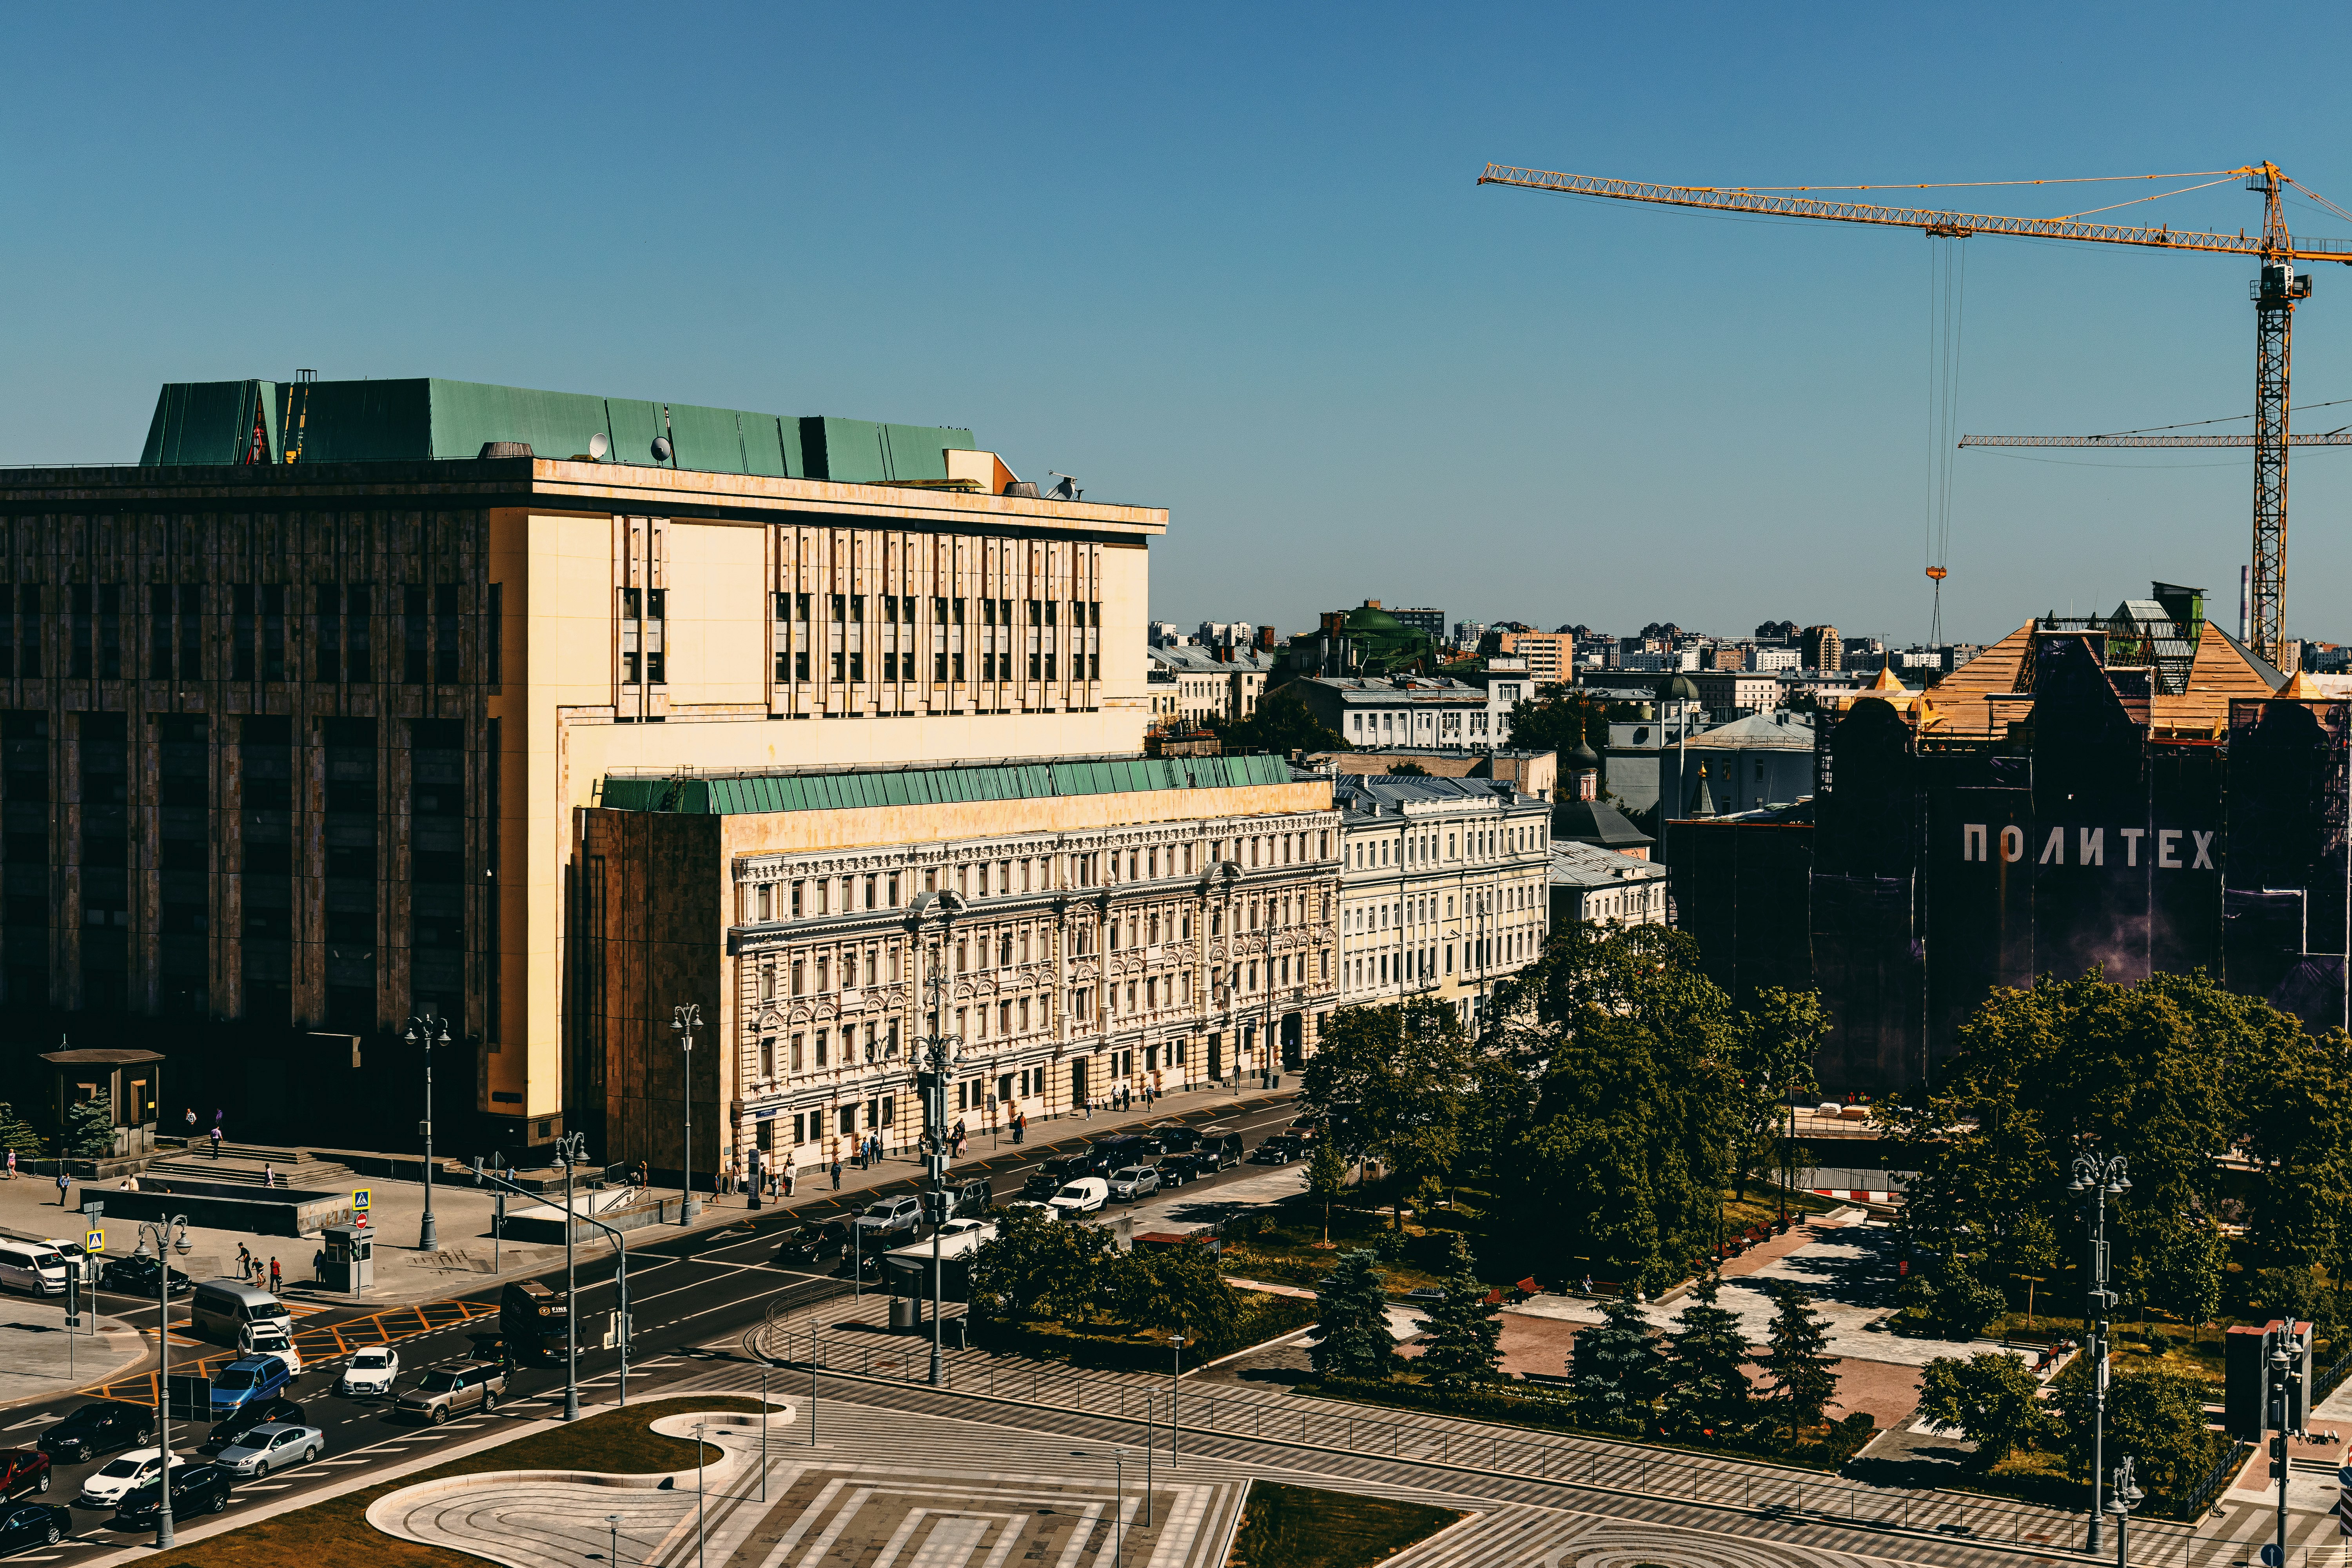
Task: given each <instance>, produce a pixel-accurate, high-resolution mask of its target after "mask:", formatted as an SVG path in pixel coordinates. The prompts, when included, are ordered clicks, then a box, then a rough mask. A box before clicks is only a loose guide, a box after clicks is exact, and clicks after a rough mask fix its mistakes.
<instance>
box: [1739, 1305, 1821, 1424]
mask: <svg viewBox="0 0 2352 1568" xmlns="http://www.w3.org/2000/svg"><path fill="white" fill-rule="evenodd" d="M1775 1304H1776V1307H1777V1310H1775V1311H1774V1312H1773V1314H1772V1322H1771V1326H1770V1327H1769V1328H1768V1329H1767V1330H1766V1331H1765V1334H1764V1342H1765V1345H1766V1350H1765V1353H1764V1354H1763V1355H1761V1356H1759V1357H1758V1358H1757V1364H1758V1365H1759V1366H1760V1367H1762V1368H1763V1369H1764V1373H1765V1385H1766V1386H1767V1387H1768V1388H1769V1390H1770V1391H1771V1400H1772V1408H1773V1409H1774V1411H1776V1412H1777V1413H1778V1414H1779V1415H1780V1417H1781V1419H1783V1420H1784V1421H1786V1422H1787V1423H1788V1426H1789V1440H1790V1442H1792V1443H1793V1442H1795V1441H1796V1438H1797V1433H1798V1432H1799V1431H1800V1430H1801V1429H1802V1428H1804V1427H1807V1426H1820V1425H1821V1423H1822V1412H1823V1411H1824V1410H1825V1409H1827V1408H1828V1406H1829V1402H1830V1399H1831V1396H1832V1395H1833V1394H1836V1393H1837V1384H1838V1374H1837V1358H1836V1357H1835V1356H1832V1355H1831V1354H1830V1353H1829V1342H1830V1333H1829V1320H1828V1319H1827V1318H1824V1317H1822V1315H1821V1314H1820V1313H1819V1312H1817V1311H1815V1310H1813V1299H1812V1298H1811V1296H1809V1295H1807V1294H1806V1293H1805V1292H1804V1291H1802V1290H1800V1289H1795V1288H1793V1287H1790V1288H1787V1289H1782V1290H1781V1291H1780V1292H1779V1295H1778V1298H1777V1300H1776V1303H1775Z"/></svg>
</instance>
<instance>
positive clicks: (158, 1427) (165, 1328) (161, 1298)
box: [131, 1214, 194, 1552]
mask: <svg viewBox="0 0 2352 1568" xmlns="http://www.w3.org/2000/svg"><path fill="white" fill-rule="evenodd" d="M174 1231H177V1232H178V1233H179V1234H178V1236H177V1237H176V1238H175V1237H173V1232H174ZM151 1236H152V1237H154V1238H155V1247H154V1250H153V1251H152V1252H150V1251H149V1250H148V1247H147V1238H148V1237H151ZM193 1245H194V1244H193V1243H191V1242H190V1241H189V1240H188V1216H187V1215H184V1214H180V1215H173V1216H172V1217H171V1218H170V1219H166V1220H142V1221H140V1222H139V1246H138V1248H137V1250H136V1251H134V1252H133V1253H132V1254H131V1256H132V1257H134V1258H153V1259H154V1260H155V1312H156V1316H155V1348H156V1350H157V1352H159V1353H160V1354H161V1355H162V1356H163V1363H162V1366H161V1368H160V1369H159V1370H158V1371H157V1373H155V1440H156V1442H157V1444H158V1445H159V1446H160V1447H162V1449H163V1470H162V1472H161V1475H160V1478H159V1479H158V1480H157V1482H156V1485H157V1486H159V1487H161V1488H162V1489H163V1495H162V1498H161V1499H160V1501H161V1503H162V1507H161V1508H160V1509H158V1510H157V1511H156V1514H155V1549H156V1550H157V1551H158V1552H169V1551H171V1550H172V1549H173V1547H174V1546H175V1545H176V1544H178V1543H177V1542H174V1541H173V1538H172V1258H171V1255H172V1254H173V1252H177V1253H179V1254H180V1256H181V1257H183V1258H184V1257H186V1256H187V1255H188V1252H189V1250H190V1248H191V1247H192V1246H193Z"/></svg>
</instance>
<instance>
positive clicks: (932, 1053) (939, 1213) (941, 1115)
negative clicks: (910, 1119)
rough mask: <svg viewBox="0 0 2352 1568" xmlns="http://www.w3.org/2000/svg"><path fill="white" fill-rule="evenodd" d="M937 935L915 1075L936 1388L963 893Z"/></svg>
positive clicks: (940, 1364) (957, 1055) (944, 895)
mask: <svg viewBox="0 0 2352 1568" xmlns="http://www.w3.org/2000/svg"><path fill="white" fill-rule="evenodd" d="M938 908H939V911H940V936H939V942H938V944H937V945H936V946H927V947H926V948H925V949H924V951H927V952H931V953H935V954H936V955H937V956H936V957H935V958H934V959H933V961H932V963H931V972H930V973H929V975H928V976H927V977H926V978H925V981H924V985H925V988H926V989H927V990H929V992H930V1000H931V1031H930V1033H929V1034H928V1035H925V1036H924V1037H922V1042H921V1044H922V1047H923V1061H922V1070H923V1074H924V1075H925V1076H924V1077H923V1078H922V1079H919V1080H918V1081H919V1083H920V1084H921V1086H922V1089H923V1100H924V1105H923V1123H924V1126H923V1148H924V1154H923V1163H924V1164H925V1166H926V1167H927V1172H926V1173H927V1174H928V1175H929V1177H930V1181H931V1190H930V1192H929V1194H927V1196H928V1198H929V1205H928V1206H929V1209H930V1211H931V1212H930V1214H929V1219H930V1222H931V1368H930V1373H931V1375H930V1382H931V1386H932V1387H934V1388H937V1387H939V1386H940V1385H941V1384H944V1383H945V1382H946V1381H947V1361H946V1348H947V1347H946V1341H945V1334H946V1331H945V1329H944V1328H943V1327H942V1326H941V1323H940V1309H941V1307H942V1306H943V1305H944V1304H945V1302H946V1300H947V1297H946V1290H945V1286H944V1282H943V1279H942V1275H943V1273H944V1271H945V1265H944V1264H943V1263H942V1261H941V1259H940V1229H941V1227H942V1226H945V1225H946V1224H947V1218H948V1149H949V1144H948V1069H949V1068H952V1067H953V1066H954V1065H955V1064H956V1063H957V1061H959V1060H960V1059H961V1058H962V1056H963V1037H962V1036H961V1035H950V1034H949V1033H948V1030H947V1019H948V1007H947V992H948V973H947V969H948V951H949V942H950V940H951V938H952V937H953V934H954V931H955V918H956V917H957V916H958V915H960V914H961V913H963V910H964V902H963V899H962V898H961V896H960V895H959V894H957V893H955V892H953V891H943V892H941V893H940V896H939V899H938Z"/></svg>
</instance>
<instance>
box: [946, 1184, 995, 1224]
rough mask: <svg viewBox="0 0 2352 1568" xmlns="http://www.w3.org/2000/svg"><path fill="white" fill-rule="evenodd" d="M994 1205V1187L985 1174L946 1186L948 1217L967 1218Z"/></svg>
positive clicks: (986, 1210) (984, 1212)
mask: <svg viewBox="0 0 2352 1568" xmlns="http://www.w3.org/2000/svg"><path fill="white" fill-rule="evenodd" d="M995 1206H996V1189H995V1188H994V1187H993V1186H992V1185H990V1184H989V1181H988V1179H987V1178H986V1177H985V1176H982V1177H979V1178H976V1179H974V1180H972V1181H969V1182H958V1183H956V1184H954V1185H952V1186H950V1188H948V1218H950V1219H969V1218H971V1216H972V1215H983V1214H986V1213H987V1212H988V1211H989V1210H990V1209H992V1208H993V1207H995Z"/></svg>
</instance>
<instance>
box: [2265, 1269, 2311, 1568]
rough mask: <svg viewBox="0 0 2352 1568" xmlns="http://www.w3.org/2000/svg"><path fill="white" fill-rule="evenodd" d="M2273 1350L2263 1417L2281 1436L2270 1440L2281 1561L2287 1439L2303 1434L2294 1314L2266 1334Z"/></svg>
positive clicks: (2267, 1367) (2267, 1360)
mask: <svg viewBox="0 0 2352 1568" xmlns="http://www.w3.org/2000/svg"><path fill="white" fill-rule="evenodd" d="M2263 1337H2264V1338H2265V1339H2266V1340H2267V1341H2268V1342H2269V1345H2270V1353H2269V1354H2268V1355H2267V1356H2266V1357H2264V1358H2263V1360H2264V1364H2263V1420H2264V1423H2265V1424H2266V1425H2268V1426H2273V1427H2275V1428H2276V1429H2277V1431H2278V1436H2275V1437H2273V1438H2272V1439H2271V1440H2270V1444H2269V1447H2270V1454H2271V1474H2272V1475H2273V1476H2274V1477H2276V1478H2277V1479H2278V1524H2277V1534H2276V1538H2275V1544H2276V1545H2277V1547H2278V1560H2279V1561H2280V1562H2281V1563H2284V1562H2285V1561H2286V1481H2287V1470H2288V1468H2290V1464H2291V1461H2290V1459H2289V1458H2288V1454H2289V1448H2288V1444H2287V1438H2288V1436H2289V1435H2290V1434H2292V1435H2293V1436H2302V1435H2303V1420H2302V1415H2303V1412H2302V1410H2301V1409H2300V1408H2299V1406H2300V1405H2302V1403H2303V1402H2302V1400H2301V1399H2300V1398H2298V1397H2297V1395H2298V1394H2300V1393H2301V1392H2302V1384H2303V1369H2302V1367H2301V1366H2299V1365H2297V1364H2296V1363H2297V1362H2298V1360H2299V1359H2300V1358H2299V1357H2297V1356H2296V1354H2295V1342H2296V1340H2297V1339H2298V1338H2300V1337H2301V1336H2300V1335H2299V1333H2298V1332H2297V1329H2296V1324H2295V1321H2294V1313H2292V1312H2290V1313H2288V1314H2287V1316H2286V1317H2285V1319H2284V1320H2283V1321H2281V1322H2280V1324H2279V1326H2278V1327H2277V1328H2276V1329H2273V1330H2272V1331H2270V1332H2269V1333H2267V1334H2265V1335H2264V1336H2263Z"/></svg>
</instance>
